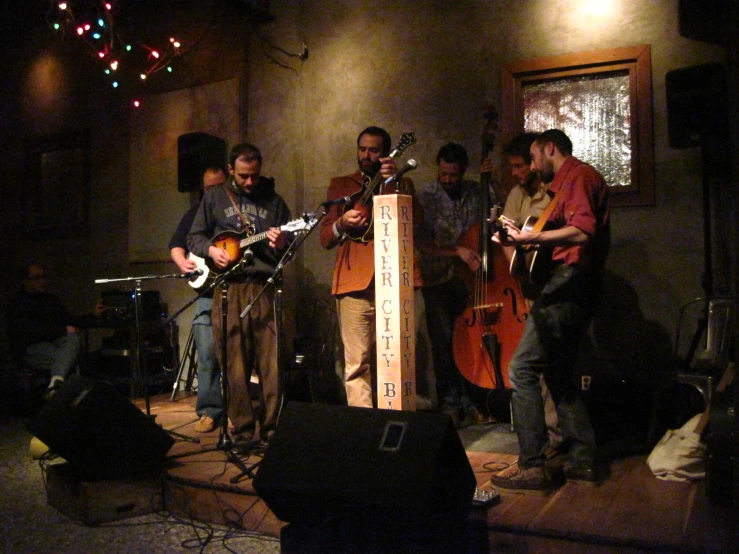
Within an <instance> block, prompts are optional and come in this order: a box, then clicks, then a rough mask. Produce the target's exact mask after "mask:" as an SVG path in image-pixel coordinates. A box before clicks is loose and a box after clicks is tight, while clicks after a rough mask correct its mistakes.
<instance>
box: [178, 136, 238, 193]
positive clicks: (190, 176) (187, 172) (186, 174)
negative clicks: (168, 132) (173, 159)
mask: <svg viewBox="0 0 739 554" xmlns="http://www.w3.org/2000/svg"><path fill="white" fill-rule="evenodd" d="M225 162H226V141H225V140H223V139H222V138H218V137H214V136H213V135H209V134H208V133H187V134H185V135H180V136H179V137H178V138H177V190H178V191H180V192H197V191H199V190H200V189H201V185H202V175H203V170H204V169H205V168H206V167H207V166H209V165H217V166H219V167H223V165H224V164H225Z"/></svg>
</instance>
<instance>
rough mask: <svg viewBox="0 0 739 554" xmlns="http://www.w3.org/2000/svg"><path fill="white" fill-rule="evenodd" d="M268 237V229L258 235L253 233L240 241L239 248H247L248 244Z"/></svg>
mask: <svg viewBox="0 0 739 554" xmlns="http://www.w3.org/2000/svg"><path fill="white" fill-rule="evenodd" d="M266 238H267V231H264V232H262V233H258V234H256V235H251V236H250V237H246V238H245V239H242V240H241V241H239V249H242V248H246V247H247V246H251V245H252V244H254V243H255V242H259V241H260V240H264V239H266Z"/></svg>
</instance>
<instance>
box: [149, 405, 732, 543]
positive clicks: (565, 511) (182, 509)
mask: <svg viewBox="0 0 739 554" xmlns="http://www.w3.org/2000/svg"><path fill="white" fill-rule="evenodd" d="M180 395H181V397H180V398H178V399H177V400H176V401H175V402H170V401H169V395H161V396H156V397H153V398H152V399H151V402H150V410H151V414H152V415H156V421H157V423H159V424H160V425H162V426H163V427H164V428H165V429H167V430H170V431H174V432H176V433H181V434H183V435H186V436H189V437H198V438H199V439H200V443H199V444H196V443H193V442H189V441H180V440H178V441H177V442H176V443H175V445H174V446H173V447H172V449H171V450H170V452H169V456H168V460H167V463H166V470H167V478H166V479H165V486H164V489H165V490H164V504H165V508H166V509H167V510H169V511H171V512H173V513H176V514H178V515H181V516H185V517H191V518H193V519H195V520H198V521H203V522H210V523H216V524H227V525H234V526H237V527H240V528H243V529H246V530H249V531H253V532H256V533H260V534H264V535H269V536H274V537H278V536H279V535H280V529H281V528H282V527H283V526H284V525H285V524H284V523H283V522H281V521H280V520H279V519H277V518H276V517H275V515H274V514H273V513H272V512H271V511H270V509H269V508H268V507H267V506H266V504H265V503H264V502H263V501H262V500H261V499H260V498H259V496H258V494H257V493H256V491H255V490H254V488H253V486H252V479H251V478H250V477H249V476H243V477H242V478H240V479H238V481H237V482H233V483H232V482H231V481H232V480H234V478H236V477H238V476H239V474H240V473H241V471H240V469H239V468H238V467H236V465H234V464H233V463H231V462H230V461H228V459H227V457H226V455H225V454H224V453H223V452H221V451H219V450H214V451H208V452H204V453H201V450H202V449H206V450H208V449H209V448H213V447H215V445H216V443H217V442H218V435H219V432H218V430H215V431H213V432H211V433H207V434H200V435H198V434H197V433H195V431H194V429H193V427H194V424H195V422H196V416H195V411H194V403H195V397H194V396H188V395H186V394H185V393H180ZM141 404H142V403H141V402H138V401H137V405H140V407H142V406H141ZM185 454H186V455H185ZM183 455H184V456H183ZM467 457H468V459H469V461H470V464H471V466H472V468H473V470H474V472H475V475H476V477H477V482H478V486H479V487H480V488H488V489H489V488H490V477H491V475H492V474H493V471H498V470H500V469H502V468H503V467H505V466H506V464H510V463H514V462H515V460H516V456H515V455H512V454H497V453H494V452H473V451H468V452H467ZM260 459H261V458H260V457H259V456H257V455H252V456H251V457H250V458H245V459H244V462H245V464H246V465H247V467H248V466H250V465H251V464H253V463H255V462H258V461H259V460H260ZM257 471H258V467H256V468H254V470H253V472H257ZM306 478H309V475H307V476H306ZM486 510H487V514H486V516H485V515H483V516H480V514H479V513H477V514H474V516H472V517H476V518H478V519H480V518H481V517H485V520H486V523H487V534H488V544H489V552H513V553H517V552H526V553H534V552H547V553H552V552H555V553H557V552H563V553H564V552H568V553H572V552H588V553H590V552H594V553H621V552H623V553H626V552H641V551H656V552H673V551H675V552H736V551H737V549H738V548H739V547H737V545H738V544H739V525H737V523H739V522H737V519H738V518H737V513H738V512H739V510H737V509H736V508H732V507H730V506H717V505H713V504H710V503H709V502H708V500H707V499H706V495H705V491H704V484H703V482H697V483H676V482H667V481H661V480H659V479H657V478H656V477H654V476H653V475H652V474H651V472H650V470H649V468H648V467H647V465H646V456H643V455H639V456H631V457H627V458H623V459H618V460H613V461H612V462H611V476H610V477H609V478H608V480H607V481H605V482H603V483H602V484H599V485H593V484H589V483H581V482H575V481H569V482H567V483H566V484H565V485H564V486H562V487H561V488H560V489H558V490H557V491H555V492H553V493H552V494H550V495H549V496H546V497H536V496H527V495H520V494H506V493H503V494H501V499H500V502H499V503H498V504H496V505H493V506H491V507H489V508H487V509H486Z"/></svg>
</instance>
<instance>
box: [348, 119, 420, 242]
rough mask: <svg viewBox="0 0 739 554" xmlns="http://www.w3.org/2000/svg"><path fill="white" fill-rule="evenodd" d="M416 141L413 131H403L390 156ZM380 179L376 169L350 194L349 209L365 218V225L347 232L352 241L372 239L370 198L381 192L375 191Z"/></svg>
mask: <svg viewBox="0 0 739 554" xmlns="http://www.w3.org/2000/svg"><path fill="white" fill-rule="evenodd" d="M415 143H416V136H415V135H414V134H413V133H405V134H403V136H401V137H400V140H399V141H398V144H397V145H396V146H395V148H394V149H393V151H392V152H390V157H391V158H397V157H398V156H400V155H401V154H402V153H403V152H405V150H406V149H407V148H408V147H409V146H412V145H414V144H415ZM381 182H383V181H382V175H381V174H380V172H379V171H378V172H377V173H375V176H374V177H373V178H372V180H371V181H370V182H369V183H368V184H367V185H366V186H364V187H362V188H361V189H359V190H358V191H357V192H355V193H354V194H353V195H352V197H351V198H352V200H354V204H353V205H352V206H351V207H350V208H349V209H351V210H357V211H359V212H361V213H362V216H364V217H365V218H366V220H367V225H364V226H363V227H357V228H355V229H351V231H350V232H348V233H347V237H348V238H350V239H351V240H354V241H359V242H368V241H369V240H371V239H372V227H373V225H372V224H373V220H372V198H373V197H374V195H375V194H376V193H377V194H382V192H381V191H377V190H376V189H378V186H379V185H380V183H381ZM396 188H397V184H396ZM355 197H356V199H355Z"/></svg>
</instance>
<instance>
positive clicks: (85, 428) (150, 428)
mask: <svg viewBox="0 0 739 554" xmlns="http://www.w3.org/2000/svg"><path fill="white" fill-rule="evenodd" d="M28 429H29V430H30V431H31V432H32V433H33V434H34V436H36V437H38V438H39V439H40V440H41V441H42V442H44V443H45V444H46V445H47V446H48V447H49V449H50V450H51V451H52V452H54V453H55V454H58V455H59V456H61V457H62V458H64V459H65V460H67V461H68V462H69V464H70V466H71V467H73V468H74V469H75V470H76V472H77V473H78V474H79V475H80V476H81V477H82V478H84V479H87V480H91V481H94V480H104V479H111V480H112V479H117V478H120V477H133V476H143V475H151V474H153V473H155V472H157V471H160V470H161V467H162V463H163V461H164V457H165V456H166V455H167V452H168V451H169V449H170V448H171V447H172V445H173V444H174V439H173V438H172V437H171V436H170V435H169V434H168V433H167V432H166V431H164V430H163V429H162V428H161V427H159V426H158V425H157V424H156V423H155V422H154V420H153V419H151V418H150V417H149V416H147V415H146V414H144V413H143V412H141V410H139V409H138V408H137V407H136V406H134V405H133V404H132V403H131V401H130V400H129V399H128V398H126V397H125V396H123V395H122V394H120V393H119V392H117V391H116V390H115V389H114V388H113V387H112V386H110V385H109V384H107V383H105V382H103V381H99V380H92V379H85V378H82V377H73V378H70V379H68V380H67V381H66V382H65V383H64V385H63V386H62V387H61V388H60V389H59V390H58V391H57V392H56V393H55V394H54V396H52V397H51V398H50V399H49V401H48V402H47V403H46V405H45V406H44V407H43V408H42V409H41V410H40V411H39V413H38V414H36V416H34V417H33V418H32V419H31V420H30V421H29V423H28Z"/></svg>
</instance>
